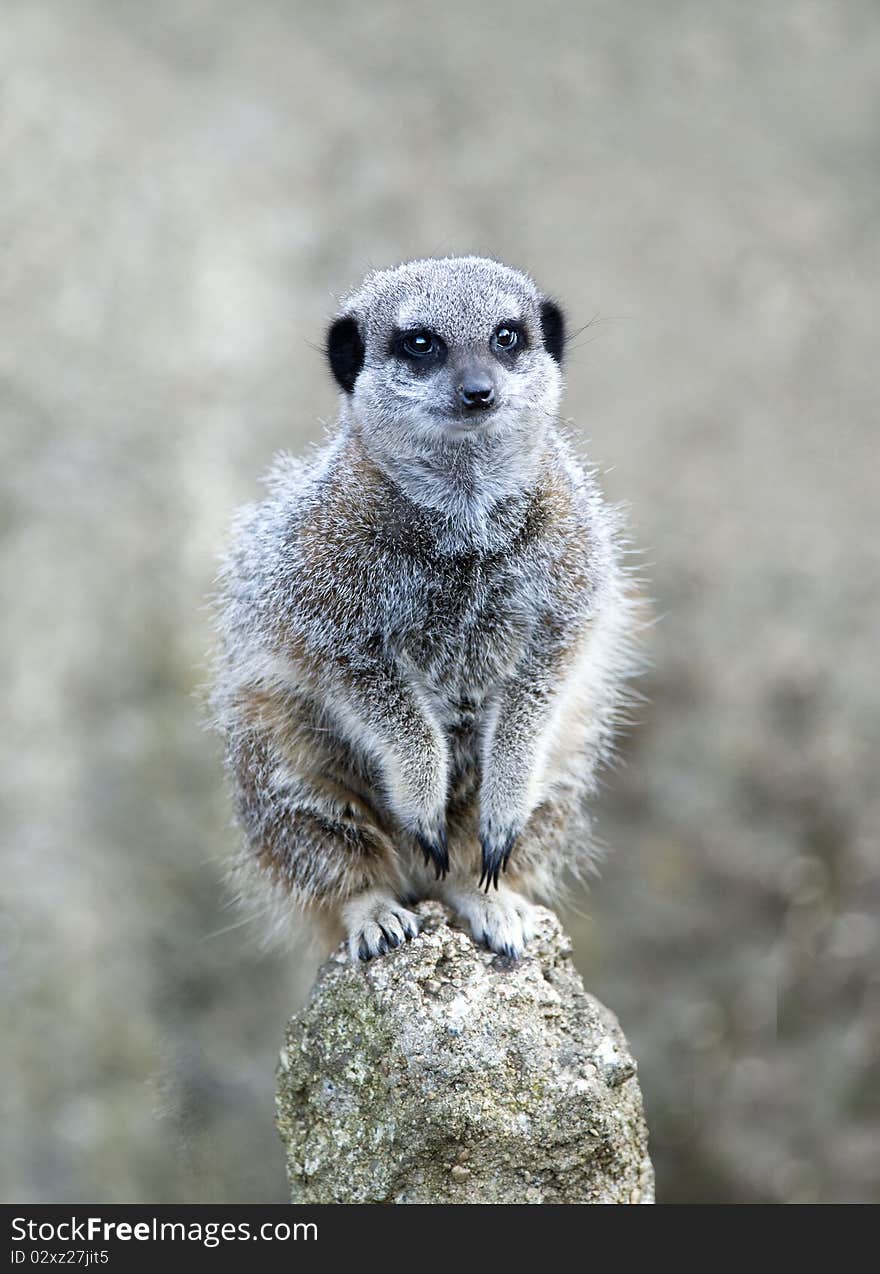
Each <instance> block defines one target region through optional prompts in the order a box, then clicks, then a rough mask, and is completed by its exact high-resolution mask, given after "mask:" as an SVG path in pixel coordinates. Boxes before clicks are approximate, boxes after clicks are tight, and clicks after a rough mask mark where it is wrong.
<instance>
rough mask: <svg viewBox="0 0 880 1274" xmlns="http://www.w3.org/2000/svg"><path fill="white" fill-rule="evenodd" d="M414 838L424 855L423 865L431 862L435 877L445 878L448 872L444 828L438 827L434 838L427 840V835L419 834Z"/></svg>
mask: <svg viewBox="0 0 880 1274" xmlns="http://www.w3.org/2000/svg"><path fill="white" fill-rule="evenodd" d="M416 840H417V841H418V843H419V846H420V848H421V851H422V853H423V854H424V856H425V866H426V867H427V866H429V865H430V864H431V863H433V865H434V875H435V877H436V879H437V880H443V879H445V877H446V876H447V874H448V872H449V843H448V841H447V839H446V829H445V828H444V827H441V828H440V830H439V832H438V833H437V838H436V840H433V841H432V840H429V839H428V837H427V836H422V835H421V834H419V835H418V836H417V837H416Z"/></svg>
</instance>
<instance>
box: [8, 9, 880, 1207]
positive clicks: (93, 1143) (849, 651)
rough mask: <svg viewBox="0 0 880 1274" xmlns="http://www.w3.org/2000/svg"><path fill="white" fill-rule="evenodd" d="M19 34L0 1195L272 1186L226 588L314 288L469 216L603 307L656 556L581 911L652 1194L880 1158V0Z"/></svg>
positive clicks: (213, 19)
mask: <svg viewBox="0 0 880 1274" xmlns="http://www.w3.org/2000/svg"><path fill="white" fill-rule="evenodd" d="M0 67H2V72H0V157H2V158H0V163H2V168H0V173H2V187H0V251H2V255H0V296H2V303H3V328H2V338H0V415H2V427H0V448H2V451H0V458H2V463H0V484H2V521H0V528H2V547H0V570H2V580H3V626H2V646H0V658H2V666H3V670H4V677H3V683H4V688H5V690H6V691H7V694H8V699H7V706H6V711H5V719H4V728H3V730H2V737H0V787H2V838H3V871H2V875H0V889H2V913H0V971H2V979H3V1021H2V1023H0V1030H2V1073H0V1114H2V1120H3V1130H4V1131H3V1141H4V1153H3V1156H2V1163H0V1172H2V1174H3V1179H2V1182H0V1196H2V1197H3V1198H4V1199H7V1200H21V1201H38V1200H58V1201H68V1200H69V1201H76V1200H86V1199H88V1200H97V1201H108V1202H109V1201H114V1202H115V1201H177V1200H191V1201H200V1200H203V1201H218V1202H219V1201H250V1200H255V1201H256V1200H259V1201H274V1200H282V1199H284V1198H285V1197H286V1187H285V1181H284V1174H283V1168H282V1156H281V1150H280V1145H279V1143H278V1142H277V1140H276V1136H275V1132H274V1129H273V1125H272V1116H273V1090H274V1079H273V1069H274V1065H275V1059H276V1054H277V1049H278V1046H279V1044H280V1041H281V1034H282V1027H283V1024H284V1021H285V1019H286V1017H287V1015H288V1013H289V1012H290V1010H291V1009H292V1008H293V1007H294V1006H295V1004H296V1003H297V1001H298V998H299V997H300V996H301V994H302V993H303V982H304V979H307V978H308V976H309V974H308V970H307V969H306V968H305V967H304V966H303V965H302V963H297V961H296V960H295V959H294V958H293V957H287V956H279V955H275V956H271V957H261V956H260V954H259V951H258V947H257V943H256V934H255V933H254V931H253V928H250V929H249V928H248V927H247V926H245V927H230V926H235V925H236V923H237V919H238V917H237V916H236V914H235V912H234V911H231V910H229V909H228V908H227V907H226V906H225V904H224V895H223V888H222V869H223V860H224V857H225V855H226V854H227V852H228V851H229V849H230V847H231V846H232V844H233V843H234V839H235V833H234V832H233V830H232V829H231V827H230V808H229V803H228V800H227V794H226V792H225V789H224V786H223V782H222V778H221V771H220V763H219V745H218V743H217V741H216V740H215V739H213V738H212V737H211V736H210V735H209V734H206V733H205V732H204V731H203V730H202V728H201V726H200V718H199V704H198V697H197V690H198V686H199V684H200V683H201V682H202V681H203V680H204V677H205V654H206V651H207V650H208V647H209V644H210V631H209V621H208V615H207V612H206V609H205V605H204V599H205V596H206V594H207V593H208V592H209V589H210V586H211V577H212V573H213V564H214V557H215V553H216V551H217V549H218V546H219V545H220V543H221V542H222V538H223V535H224V532H225V528H226V525H227V522H228V519H229V515H230V512H231V510H232V509H233V507H234V506H235V505H237V504H239V503H240V502H242V501H243V500H246V499H249V498H252V497H254V496H255V495H256V494H257V493H258V491H259V486H258V482H257V478H258V475H259V474H260V472H261V471H262V470H263V469H265V467H266V465H267V464H268V462H269V460H270V458H271V456H272V454H273V452H275V451H276V450H277V449H279V448H292V449H294V450H297V449H300V448H302V447H304V446H305V445H307V444H309V443H311V442H313V441H315V440H318V439H320V437H321V436H322V430H323V428H324V427H325V425H326V424H327V423H328V422H332V419H333V416H334V413H335V410H336V407H335V394H334V390H333V387H332V385H331V382H330V378H329V376H328V375H327V373H326V372H325V369H324V366H323V362H322V357H321V354H320V345H321V342H322V339H323V332H324V328H325V325H326V323H327V320H328V318H329V317H330V315H331V314H332V313H333V310H334V307H335V297H336V295H338V294H339V293H341V292H343V291H345V290H346V289H347V288H348V287H350V286H351V285H352V284H354V283H355V282H357V280H358V279H359V278H360V276H361V275H362V274H363V272H364V270H365V269H366V268H367V267H368V266H370V265H385V264H391V263H394V262H396V261H398V260H400V259H403V258H406V257H409V256H415V255H429V254H449V253H454V252H466V251H476V252H485V253H490V254H494V255H498V256H500V257H501V258H503V259H505V260H508V261H510V262H511V263H513V264H518V265H521V266H524V267H525V268H527V269H529V270H530V271H531V272H532V273H533V274H534V275H535V277H536V278H537V279H538V280H539V281H540V283H541V284H542V286H544V287H545V288H546V289H547V290H549V291H552V292H553V293H555V294H556V295H558V296H559V297H560V298H561V299H562V300H563V301H564V303H565V304H566V306H567V309H568V313H569V315H570V317H571V320H572V323H573V324H574V326H576V327H582V326H584V325H587V324H589V326H587V327H586V329H585V330H584V331H583V333H582V334H581V335H580V336H579V337H578V338H577V339H576V340H575V341H574V342H573V346H572V348H571V352H570V356H569V360H568V367H567V379H568V392H567V399H566V411H567V413H568V415H569V416H570V417H571V419H572V422H573V428H574V430H575V431H576V434H577V436H578V438H580V439H581V440H582V444H583V447H584V449H585V451H586V453H587V454H588V455H589V456H590V457H591V458H593V459H594V460H596V462H597V463H598V464H599V465H600V467H601V468H602V470H603V472H604V473H605V477H604V485H605V489H606V491H607V492H608V494H609V495H610V496H611V497H612V498H614V499H622V500H625V501H627V502H628V503H629V505H630V509H631V514H630V524H631V528H632V534H633V539H634V542H635V543H636V545H637V546H639V548H641V549H642V550H644V557H643V558H642V559H639V560H640V562H641V563H642V571H643V573H644V574H645V575H646V576H647V577H648V578H649V580H650V586H649V592H650V594H651V596H652V598H653V599H654V607H655V614H656V616H657V620H658V622H657V623H656V626H655V627H654V628H653V629H652V631H651V633H650V634H649V650H650V655H651V658H652V660H653V670H652V671H651V673H650V674H649V676H648V677H647V678H646V680H645V683H644V685H643V689H644V690H645V692H646V694H647V695H648V696H649V699H650V703H649V704H648V705H647V706H646V707H645V708H644V709H643V710H642V711H641V713H640V724H639V725H638V727H637V729H636V730H635V731H634V732H633V734H632V735H631V737H630V738H629V740H628V742H627V745H626V747H625V749H624V753H625V760H626V765H625V767H624V768H623V769H621V771H620V772H619V773H615V774H613V775H612V776H610V777H609V782H608V785H607V791H606V793H605V795H604V798H603V801H602V808H601V811H600V812H601V831H602V834H603V837H604V839H605V840H606V841H607V842H608V843H609V844H610V845H611V846H612V847H613V852H612V853H611V854H610V855H609V857H608V859H607V862H606V864H605V866H604V868H603V872H602V875H601V878H600V879H598V880H597V881H596V883H595V885H594V887H593V888H592V890H591V892H590V893H589V895H584V896H583V897H579V898H576V899H574V906H573V908H572V909H571V910H570V911H569V912H568V913H567V914H566V917H565V918H566V922H567V923H568V924H569V925H570V927H571V928H572V930H573V932H574V933H575V937H576V941H577V953H578V962H579V967H580V968H581V970H582V972H583V974H584V976H585V979H586V981H587V985H588V986H589V988H590V989H591V990H593V991H594V992H595V993H596V994H597V995H599V996H600V997H601V998H602V999H603V1000H605V1001H606V1002H607V1003H608V1004H609V1005H610V1006H611V1007H612V1008H613V1009H614V1010H615V1011H616V1012H617V1013H618V1015H619V1016H620V1018H621V1020H622V1023H623V1026H624V1029H625V1030H626V1032H627V1034H628V1036H629V1038H630V1040H631V1042H632V1045H633V1048H634V1050H635V1052H636V1055H637V1056H638V1057H639V1059H640V1064H641V1076H642V1083H643V1087H644V1092H645V1097H646V1102H647V1108H648V1116H649V1122H650V1126H651V1130H652V1138H653V1153H654V1157H655V1160H656V1165H657V1171H658V1195H659V1198H660V1199H661V1200H665V1201H684V1200H700V1201H702V1200H706V1201H708V1200H714V1201H753V1200H755V1201H761V1200H763V1201H770V1202H782V1201H788V1200H798V1201H809V1200H828V1201H831V1200H837V1201H843V1200H853V1201H855V1200H867V1199H870V1198H876V1197H877V1192H878V1175H880V1173H878V1157H880V1156H878V1144H880V1061H878V1056H880V974H878V954H880V920H878V899H880V886H878V843H877V828H878V822H880V819H878V782H877V776H878V770H880V727H878V720H880V678H878V673H877V657H878V636H880V633H878V618H880V547H878V545H880V513H878V486H880V484H878V478H877V459H878V441H877V410H876V408H877V389H876V370H875V369H876V360H877V340H878V325H877V309H878V306H877V291H878V280H880V251H878V248H880V208H878V194H880V146H878V119H880V9H878V7H877V4H876V3H875V0H845V2H843V3H838V2H835V0H823V2H816V3H813V2H811V0H780V2H777V3H774V4H772V5H759V4H757V3H743V2H742V0H713V3H712V4H705V3H703V2H702V0H675V2H674V3H672V2H670V3H666V4H663V5H660V4H653V3H650V2H649V0H640V2H637V3H625V2H622V0H589V2H588V3H574V0H570V2H568V3H564V2H561V0H550V2H548V3H544V4H542V5H540V6H535V5H529V4H525V3H521V2H520V0H507V3H503V4H502V3H484V4H482V5H480V6H479V7H477V6H474V5H472V4H470V3H464V2H463V0H446V2H445V3H443V4H439V5H427V4H425V5H421V4H406V5H404V4H394V3H389V2H388V0H371V2H370V3H368V4H367V3H354V2H346V0H343V2H339V3H332V4H331V3H326V4H324V5H320V6H319V5H317V4H305V3H293V2H292V0H287V2H282V0H275V2H272V0H249V3H248V4H246V5H245V4H240V3H233V2H231V0H230V2H229V3H222V2H217V3H214V2H208V0H190V2H188V3H176V4H175V3H166V2H161V3H155V2H154V3H150V4H142V3H135V0H129V2H124V0H115V2H114V3H109V2H108V3H88V2H85V0H57V2H56V3H44V2H40V0H26V2H25V0H19V2H15V0H5V3H4V4H3V14H2V24H0Z"/></svg>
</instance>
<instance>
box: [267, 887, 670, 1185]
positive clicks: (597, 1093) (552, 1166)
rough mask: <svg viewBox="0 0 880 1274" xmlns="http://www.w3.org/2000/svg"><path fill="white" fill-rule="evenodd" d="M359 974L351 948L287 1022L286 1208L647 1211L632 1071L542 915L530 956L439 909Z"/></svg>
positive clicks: (282, 1096) (613, 1026)
mask: <svg viewBox="0 0 880 1274" xmlns="http://www.w3.org/2000/svg"><path fill="white" fill-rule="evenodd" d="M419 912H420V915H421V917H422V930H421V933H420V934H419V936H418V938H416V939H415V940H413V941H412V942H409V943H407V944H406V945H405V946H403V947H401V948H399V949H398V950H396V951H392V952H390V953H389V954H388V955H385V956H382V957H380V958H378V959H376V960H373V961H371V962H370V963H368V964H360V963H358V964H353V963H351V962H350V960H349V958H348V955H347V953H346V952H345V950H344V948H340V949H339V951H338V952H337V953H336V954H335V955H334V956H333V957H332V958H331V959H330V960H329V961H328V962H327V964H325V965H324V966H323V968H322V969H321V971H320V973H319V975H318V980H317V982H316V984H315V987H314V989H313V991H312V994H311V997H310V998H309V1001H308V1003H307V1004H306V1005H305V1007H304V1008H303V1009H302V1011H301V1012H300V1013H298V1014H297V1015H296V1016H295V1017H294V1018H293V1020H292V1021H291V1022H290V1024H289V1026H288V1029H287V1035H286V1041H285V1047H284V1049H283V1051H282V1054H281V1063H280V1067H279V1071H278V1128H279V1131H280V1133H281V1138H282V1140H283V1142H284V1144H285V1147H286V1152H287V1170H288V1177H289V1180H290V1188H291V1197H292V1199H293V1201H294V1202H295V1203H331V1202H338V1203H651V1202H653V1198H654V1195H653V1171H652V1168H651V1161H650V1159H649V1158H648V1150H647V1129H646V1127H645V1121H644V1115H643V1112H642V1097H641V1092H640V1090H639V1086H638V1080H637V1078H636V1064H635V1062H634V1060H633V1058H632V1056H631V1054H630V1052H629V1049H628V1047H627V1043H626V1040H625V1039H624V1037H623V1034H622V1032H621V1030H620V1027H619V1025H618V1023H617V1020H616V1019H615V1017H614V1016H613V1014H611V1013H610V1012H609V1011H608V1010H607V1009H606V1008H604V1007H603V1006H602V1005H601V1004H599V1003H598V1002H597V1001H596V1000H594V999H593V998H592V997H591V996H589V995H587V994H586V993H585V991H584V988H583V984H582V982H581V979H580V977H579V975H578V973H577V971H576V970H575V968H574V965H573V964H572V962H571V944H570V942H569V940H568V938H567V937H566V935H565V934H564V933H563V932H562V930H561V928H560V926H559V922H558V920H557V919H556V917H555V916H554V915H553V914H552V912H550V911H547V910H545V909H544V908H540V909H539V912H538V915H539V924H538V934H537V936H536V938H535V939H534V940H533V942H532V943H531V945H530V947H529V949H528V952H527V954H526V955H525V956H524V957H523V958H522V959H521V960H519V961H518V962H515V963H513V962H510V961H508V960H505V959H503V958H501V957H499V956H494V955H492V953H491V952H489V951H486V950H483V949H482V948H480V947H478V946H476V945H475V943H474V942H473V941H472V939H471V938H470V937H469V936H468V935H467V934H465V933H464V932H462V931H461V930H459V929H457V928H455V927H454V926H453V924H452V923H451V922H450V920H449V918H448V914H447V912H446V911H445V909H444V908H443V907H442V906H441V905H440V904H438V903H422V904H421V906H420V908H419Z"/></svg>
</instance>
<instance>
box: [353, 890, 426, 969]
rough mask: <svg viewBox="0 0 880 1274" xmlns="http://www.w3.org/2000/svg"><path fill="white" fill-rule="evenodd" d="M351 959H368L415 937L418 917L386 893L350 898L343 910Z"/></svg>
mask: <svg viewBox="0 0 880 1274" xmlns="http://www.w3.org/2000/svg"><path fill="white" fill-rule="evenodd" d="M342 919H343V922H344V924H345V928H346V932H347V933H348V950H349V954H350V955H351V958H352V960H371V959H372V958H373V956H377V955H385V953H386V952H387V951H393V950H394V948H395V947H399V946H401V945H402V943H404V942H406V941H407V939H408V938H414V937H415V936H416V934H417V933H418V931H419V920H418V916H415V915H413V913H412V912H411V911H407V909H406V907H404V906H403V904H402V903H400V902H398V901H397V899H396V898H395V897H394V896H393V895H392V894H388V893H383V892H380V891H373V892H370V893H365V894H360V895H359V896H358V897H357V898H352V899H351V900H350V901H349V902H347V903H346V904H345V906H344V907H343V909H342Z"/></svg>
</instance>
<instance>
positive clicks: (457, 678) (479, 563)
mask: <svg viewBox="0 0 880 1274" xmlns="http://www.w3.org/2000/svg"><path fill="white" fill-rule="evenodd" d="M530 610H531V607H530V604H529V589H528V580H527V578H526V575H525V572H524V571H523V569H522V564H521V563H518V562H517V561H515V560H509V559H508V560H506V561H504V560H497V559H492V558H485V557H481V556H478V555H473V556H461V557H455V558H450V559H447V560H445V561H442V562H441V563H439V564H437V565H436V566H435V569H434V570H432V571H429V572H425V574H424V576H423V578H422V579H421V580H420V587H419V588H418V589H417V591H416V604H415V605H414V606H413V607H412V610H411V613H410V616H409V622H408V624H407V625H406V626H405V629H404V631H403V632H402V633H401V639H402V640H401V649H402V653H403V655H404V656H405V658H406V659H407V661H408V662H409V663H411V664H412V665H413V666H415V667H416V668H417V669H418V671H419V672H420V674H421V676H422V677H423V679H424V681H425V683H426V684H427V686H428V687H429V688H430V689H431V691H432V692H433V694H434V696H435V697H436V698H437V699H438V700H440V701H441V702H442V701H447V702H449V703H450V704H454V703H456V702H459V701H462V700H465V701H468V702H476V703H479V701H480V700H481V699H482V698H484V697H485V696H486V695H487V694H489V693H491V691H492V689H493V688H494V687H495V686H496V685H497V684H498V682H499V681H501V680H502V679H503V678H505V677H506V676H508V675H509V673H510V672H511V671H512V669H513V668H514V667H515V666H516V663H517V660H518V658H519V656H520V654H521V653H522V650H523V647H524V645H525V643H526V640H527V638H528V634H529V631H530V628H531V615H530Z"/></svg>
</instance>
